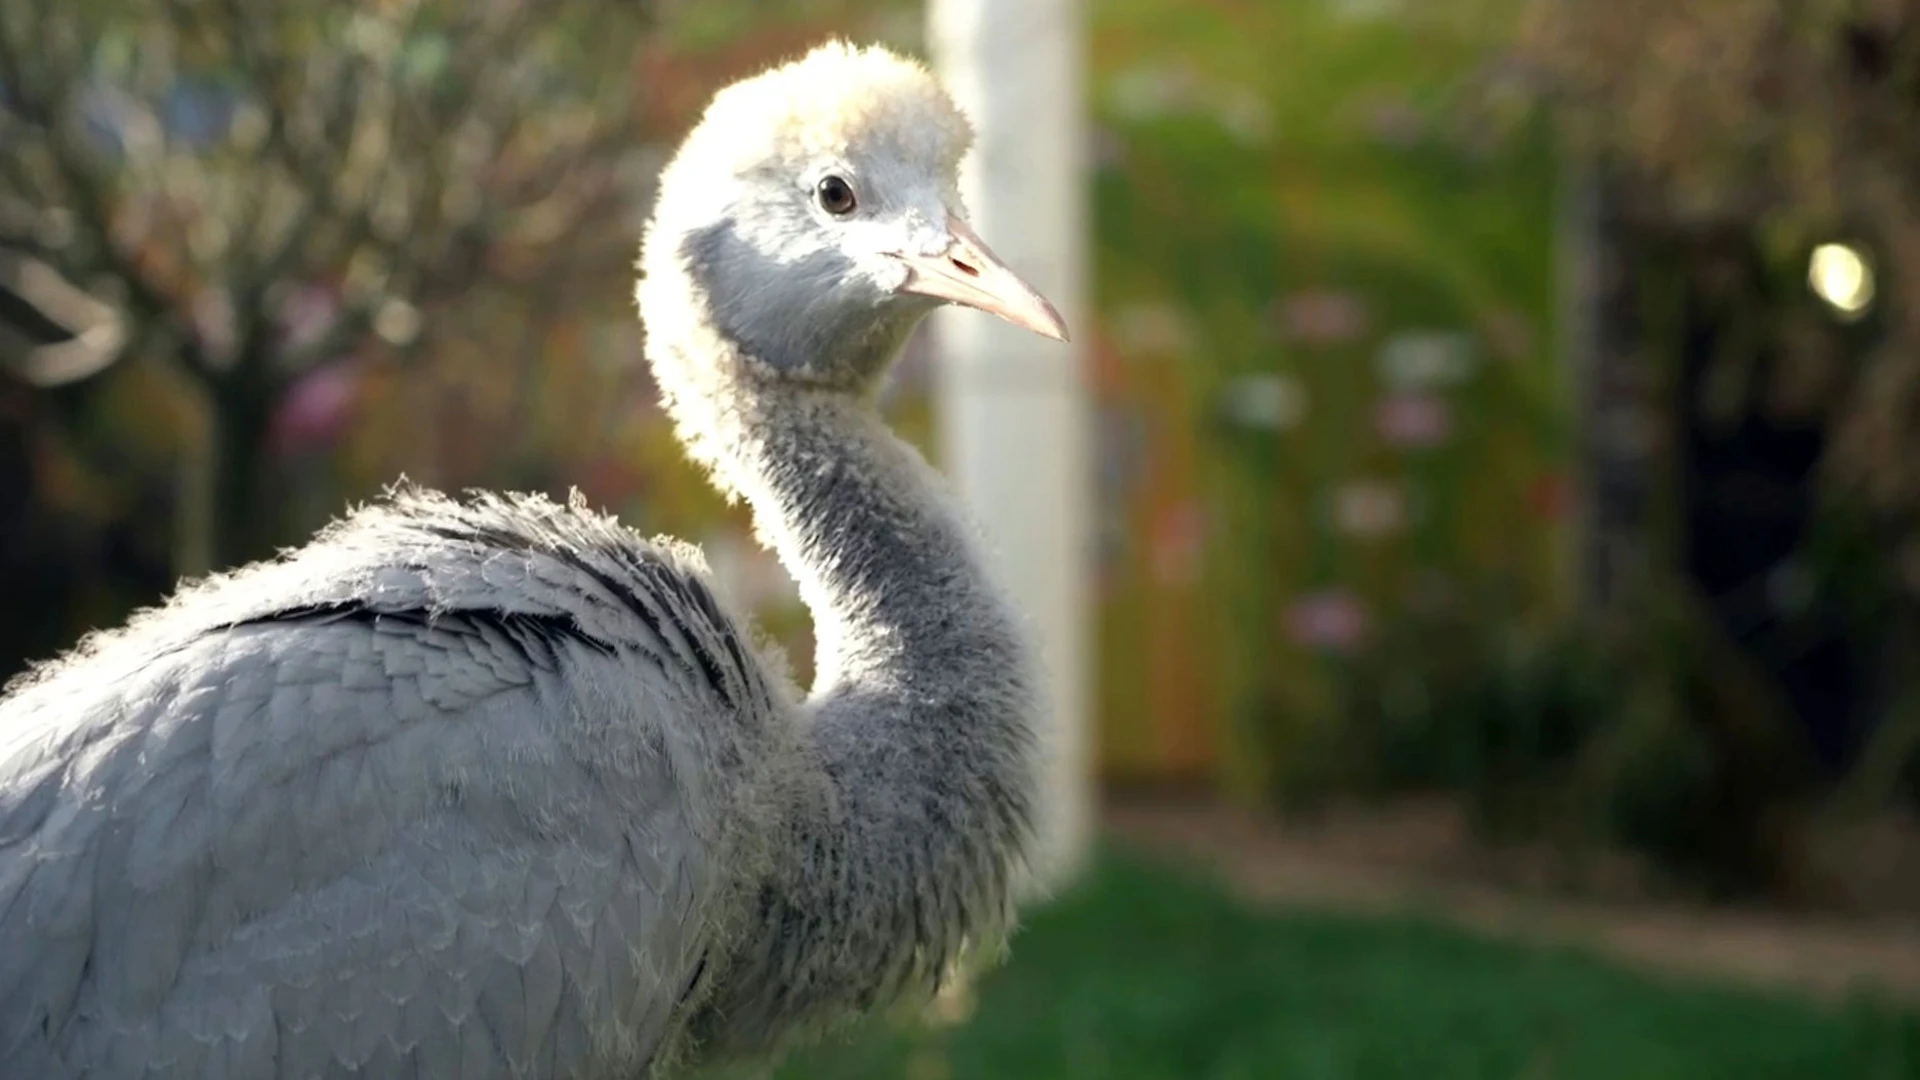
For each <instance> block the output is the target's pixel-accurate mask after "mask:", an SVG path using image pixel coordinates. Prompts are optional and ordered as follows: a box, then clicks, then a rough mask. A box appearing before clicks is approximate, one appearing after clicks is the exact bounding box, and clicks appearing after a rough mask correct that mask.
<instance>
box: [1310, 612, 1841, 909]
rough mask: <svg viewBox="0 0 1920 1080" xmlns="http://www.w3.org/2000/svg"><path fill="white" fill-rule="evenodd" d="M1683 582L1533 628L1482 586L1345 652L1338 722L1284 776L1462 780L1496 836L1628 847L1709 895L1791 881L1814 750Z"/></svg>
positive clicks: (1395, 782) (1344, 783)
mask: <svg viewBox="0 0 1920 1080" xmlns="http://www.w3.org/2000/svg"><path fill="white" fill-rule="evenodd" d="M1685 595H1686V593H1685V590H1684V588H1683V587H1681V586H1679V585H1678V584H1675V583H1667V584H1666V585H1664V586H1663V587H1662V589H1661V591H1660V592H1659V593H1657V594H1652V595H1650V596H1649V598H1648V599H1647V600H1646V601H1645V602H1643V603H1641V604H1638V605H1635V606H1634V608H1633V610H1634V611H1635V616H1634V620H1633V621H1632V622H1631V623H1630V624H1612V625H1610V624H1604V623H1593V624H1589V623H1564V624H1562V623H1549V624H1548V625H1546V626H1545V627H1544V628H1529V627H1528V626H1527V625H1526V623H1525V622H1524V621H1521V620H1520V619H1518V618H1502V617H1501V616H1500V613H1501V612H1502V610H1503V608H1502V605H1501V603H1500V602H1499V601H1498V599H1495V598H1486V597H1481V598H1477V599H1475V600H1474V601H1473V602H1471V603H1468V604H1464V605H1461V606H1458V607H1450V608H1447V609H1443V610H1440V611H1436V612H1433V613H1428V614H1424V615H1419V616H1415V617H1410V618H1407V619H1404V620H1402V621H1401V622H1399V623H1397V624H1395V625H1394V626H1393V627H1391V628H1390V629H1389V630H1388V631H1387V632H1386V633H1385V634H1384V635H1383V637H1382V638H1381V640H1379V641H1378V642H1376V643H1374V644H1373V645H1372V647H1370V648H1369V649H1368V650H1367V651H1366V652H1365V654H1364V655H1363V656H1362V657H1360V658H1359V659H1357V660H1355V661H1354V662H1352V663H1351V664H1348V665H1346V666H1345V667H1344V669H1343V679H1342V686H1343V697H1342V705H1343V713H1342V722H1341V723H1340V724H1338V725H1332V726H1329V727H1328V728H1326V729H1325V730H1324V731H1323V732H1321V733H1320V735H1319V737H1318V738H1316V739H1315V740H1314V741H1313V742H1311V743H1310V744H1309V745H1308V746H1307V747H1305V748H1304V749H1303V751H1302V752H1301V753H1300V754H1299V755H1298V756H1296V757H1295V758H1294V759H1293V761H1292V774H1291V775H1290V776H1288V777H1287V780H1288V781H1289V783H1290V784H1291V785H1293V786H1295V787H1298V788H1302V789H1304V790H1307V791H1318V792H1324V791H1326V790H1328V789H1342V790H1349V791H1359V792H1366V793H1371V794H1374V795H1391V794H1397V793H1410V792H1434V791H1440V792H1449V793H1454V794H1457V795H1459V796H1461V797H1462V798H1463V799H1464V800H1465V804H1466V807H1467V809H1468V811H1469V813H1470V815H1471V818H1472V820H1473V822H1474V823H1475V825H1476V826H1478V828H1479V829H1480V831H1481V832H1482V833H1483V834H1484V835H1485V836H1487V837H1488V838H1490V839H1492V840H1494V841H1496V842H1527V841H1537V840H1543V839H1544V840H1553V841H1558V842H1561V843H1563V844H1566V843H1572V844H1575V845H1581V844H1586V845H1592V844H1595V843H1599V844H1605V845H1621V846H1624V847H1626V848H1629V849H1631V850H1634V851H1637V852H1639V853H1641V854H1643V855H1645V856H1647V857H1649V858H1650V859H1651V860H1652V861H1653V862H1654V864H1655V865H1657V866H1659V867H1660V868H1662V869H1663V870H1665V871H1666V872H1667V873H1668V874H1669V875H1670V877H1671V878H1672V879H1673V880H1674V881H1675V882H1677V883H1681V884H1685V885H1688V886H1692V887H1698V888H1701V889H1704V890H1706V891H1707V892H1709V893H1711V894H1713V895H1719V896H1729V895H1735V894H1745V893H1751V892H1755V891H1768V890H1775V891H1777V890H1779V889H1781V888H1783V887H1784V886H1785V885H1786V884H1787V882H1788V881H1789V880H1790V879H1791V877H1792V874H1793V867H1792V866H1791V865H1790V862H1789V859H1790V853H1789V852H1788V850H1787V849H1786V847H1785V845H1784V843H1783V837H1782V829H1783V826H1784V823H1785V820H1786V819H1787V817H1788V816H1789V815H1790V814H1791V813H1792V812H1793V811H1794V809H1795V807H1796V805H1797V803H1798V801H1799V800H1801V799H1802V798H1804V797H1805V796H1806V795H1807V793H1808V791H1809V788H1810V785H1809V780H1810V777H1809V770H1808V768H1807V766H1806V764H1805V763H1806V760H1807V752H1806V749H1805V747H1804V746H1802V745H1801V744H1800V742H1799V739H1798V730H1799V729H1798V728H1797V726H1796V725H1795V724H1794V723H1793V722H1792V720H1791V718H1790V717H1789V716H1788V714H1787V713H1786V711H1785V708H1784V706H1783V705H1782V704H1781V701H1780V698H1779V694H1778V692H1777V691H1776V689H1775V688H1774V687H1773V686H1772V685H1771V683H1770V682H1769V681H1768V679H1767V677H1766V676H1765V674H1764V673H1762V672H1759V671H1757V670H1755V669H1754V668H1753V667H1752V665H1751V664H1750V663H1748V662H1746V661H1745V660H1744V659H1743V658H1742V657H1741V656H1740V655H1739V654H1738V652H1737V649H1736V648H1735V647H1734V646H1733V644H1732V643H1731V642H1728V641H1726V640H1725V639H1724V638H1723V637H1722V636H1721V634H1720V633H1719V631H1718V630H1716V629H1715V627H1714V625H1713V624H1712V622H1711V621H1710V619H1708V618H1707V617H1706V616H1705V615H1704V613H1702V612H1699V611H1697V610H1694V609H1693V608H1691V607H1690V606H1688V605H1686V604H1682V603H1676V602H1675V600H1674V598H1675V597H1684V596H1685Z"/></svg>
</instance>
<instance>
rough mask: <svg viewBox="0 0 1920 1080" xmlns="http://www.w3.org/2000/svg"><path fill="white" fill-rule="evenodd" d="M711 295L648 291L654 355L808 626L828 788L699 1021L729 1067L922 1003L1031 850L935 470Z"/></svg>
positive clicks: (988, 589)
mask: <svg viewBox="0 0 1920 1080" xmlns="http://www.w3.org/2000/svg"><path fill="white" fill-rule="evenodd" d="M649 269H650V270H651V269H652V267H649ZM667 269H668V270H669V271H672V270H674V269H680V268H679V267H671V266H670V267H668V268H667ZM704 291H705V290H703V289H701V288H700V287H699V286H698V285H696V284H695V283H694V280H693V279H692V278H691V277H689V276H688V275H686V274H684V273H681V274H674V273H671V272H668V273H650V274H649V275H648V277H647V278H646V279H645V280H643V283H642V285H641V293H640V296H641V303H642V306H643V310H644V312H645V314H646V316H647V318H648V323H649V328H648V334H649V344H648V354H649V357H650V358H651V360H652V362H653V364H654V368H655V374H656V378H657V380H658V381H659V382H660V385H661V388H662V393H663V400H664V401H665V403H666V405H667V407H668V409H669V411H670V412H671V413H672V415H673V416H674V419H675V423H676V425H677V427H678V430H679V432H680V434H681V437H682V439H683V441H684V442H685V443H686V445H687V447H688V449H689V451H690V453H691V454H692V455H693V456H694V457H695V458H696V459H698V460H700V461H702V462H704V463H705V464H707V465H708V466H709V468H710V469H711V470H712V471H713V474H714V477H715V480H716V482H717V483H719V484H720V485H721V486H722V487H723V488H726V489H728V490H730V491H732V492H733V493H735V494H736V495H738V496H741V497H744V498H745V499H746V500H747V502H748V503H749V504H750V505H751V507H752V509H753V513H754V519H755V523H756V526H757V528H758V529H759V532H760V535H761V538H762V540H763V541H764V542H766V543H767V544H768V545H769V546H770V547H772V548H773V550H774V551H775V552H777V553H778V555H779V556H780V558H781V560H782V562H783V563H784V564H785V565H786V566H787V568H788V570H789V571H790V572H792V573H793V575H794V576H795V578H796V579H797V580H798V581H799V583H800V586H801V590H802V596H803V598H804V599H805V601H806V603H807V605H808V607H809V609H810V610H811V612H812V614H813V619H814V627H815V636H816V640H817V648H818V656H817V664H816V668H817V672H818V674H817V678H816V681H815V686H814V690H813V693H812V694H811V695H810V697H809V698H808V701H807V704H806V710H807V713H808V714H809V715H807V716H806V717H805V718H804V719H803V720H802V721H801V722H802V723H803V724H804V725H805V728H806V730H807V732H808V734H809V736H810V739H809V742H808V753H810V754H811V755H812V756H813V757H812V760H811V762H808V763H803V767H804V768H806V769H807V770H808V771H811V772H814V773H815V774H816V775H818V776H820V777H821V778H822V779H823V780H824V781H825V788H824V790H825V792H826V795H825V797H824V798H823V799H822V800H820V801H818V802H817V803H806V804H803V805H802V806H800V807H799V808H797V810H796V813H795V822H794V825H793V832H794V835H793V837H792V841H793V842H792V844H791V846H790V848H789V850H790V851H791V853H792V858H791V859H790V860H789V861H788V862H787V863H786V864H785V865H784V866H783V867H782V869H781V870H780V872H779V873H778V874H777V875H776V879H775V880H774V881H771V882H769V884H768V887H767V889H766V891H765V893H764V895H763V898H762V904H761V909H760V915H759V920H760V921H759V922H758V924H757V925H755V926H752V927H749V928H748V930H747V934H746V938H745V939H744V944H743V947H742V950H741V952H740V955H739V956H738V957H737V958H736V959H735V961H734V962H733V963H732V964H731V965H729V970H728V971H727V973H726V974H723V975H722V976H721V978H720V981H719V985H718V987H717V989H716V996H715V998H714V1000H713V1003H712V1004H711V1005H710V1006H709V1007H708V1013H707V1014H706V1017H707V1022H700V1021H696V1025H695V1026H696V1033H697V1034H698V1035H700V1036H703V1037H705V1038H707V1039H710V1040H711V1039H716V1038H719V1037H721V1036H722V1035H724V1036H725V1038H726V1039H727V1043H725V1044H722V1045H715V1046H713V1047H711V1049H713V1050H715V1051H716V1052H720V1053H725V1052H727V1051H729V1050H751V1049H756V1048H758V1047H759V1046H760V1045H763V1044H765V1043H767V1042H773V1041H778V1040H779V1039H780V1038H781V1037H782V1035H784V1034H785V1033H786V1032H788V1031H790V1030H792V1029H793V1028H794V1027H796V1026H808V1025H813V1024H816V1023H819V1022H823V1021H831V1020H834V1019H837V1018H839V1017H842V1016H845V1015H849V1014H851V1013H854V1012H857V1011H862V1010H865V1009H868V1008H871V1007H873V1006H874V1005H876V1004H879V1003H882V1002H885V1001H887V1000H891V999H893V998H896V997H898V996H900V995H902V994H911V993H915V992H919V991H930V990H931V989H932V988H933V987H934V986H935V985H937V983H938V981H939V980H940V979H941V978H942V977H943V976H944V975H945V974H946V972H947V970H948V968H949V967H950V965H951V964H953V963H954V962H955V961H957V960H959V959H961V957H962V956H963V954H964V953H966V952H967V951H968V949H969V947H970V946H978V945H983V944H984V945H989V946H990V945H991V944H992V943H993V942H994V940H995V939H996V938H997V936H998V935H999V933H1000V932H1001V931H1002V930H1003V929H1004V928H1005V927H1006V924H1007V922H1008V920H1009V918H1010V916H1011V909H1010V906H1009V901H1010V897H1009V893H1010V890H1011V887H1012V883H1013V882H1012V879H1013V875H1014V874H1015V873H1017V872H1018V870H1019V868H1020V865H1021V861H1022V857H1023V854H1024V852H1025V851H1026V850H1027V843H1028V837H1029V830H1030V825H1031V813H1032V808H1033V803H1034V800H1035V797H1036V791H1035V788H1036V783H1037V776H1036V769H1035V757H1036V752H1037V751H1036V735H1035V727H1034V725H1035V721H1036V718H1037V710H1038V696H1037V680H1036V678H1035V675H1034V672H1033V671H1032V670H1031V666H1030V665H1031V662H1030V656H1031V653H1030V651H1029V649H1028V647H1027V644H1026V642H1025V640H1024V637H1023V634H1022V632H1021V630H1020V627H1019V624H1018V621H1017V619H1016V617H1015V616H1014V614H1013V612H1012V609H1011V607H1010V606H1009V605H1008V604H1007V603H1006V602H1005V600H1004V599H1003V598H1002V597H1001V595H1000V594H999V593H998V591H997V590H996V589H995V588H994V586H993V585H992V584H991V582H990V581H989V580H988V578H987V576H986V575H985V573H984V572H983V569H982V566H981V562H980V559H979V557H978V555H977V554H976V552H975V550H974V544H973V536H972V530H971V528H970V527H969V526H968V525H967V523H966V522H965V521H964V519H963V518H962V516H961V515H960V514H959V513H958V511H957V508H956V506H955V504H954V503H953V501H952V500H951V499H950V498H949V497H948V496H946V495H945V494H944V492H943V485H942V484H941V482H940V480H939V478H938V476H937V475H936V474H935V473H934V472H933V470H932V469H931V468H929V467H928V465H927V464H926V462H925V461H924V460H922V458H921V457H920V455H919V454H917V453H916V452H915V451H914V450H913V449H912V448H910V447H908V446H907V445H905V444H904V443H902V442H901V441H900V440H898V439H897V438H895V437H894V436H893V435H892V433H891V432H889V431H888V430H886V428H885V426H884V425H883V424H882V423H881V421H880V419H879V418H878V416H877V415H875V413H874V412H873V411H872V409H871V407H870V405H869V404H868V403H867V402H866V401H864V400H862V399H860V398H859V397H857V396H855V395H852V394H848V393H843V392H839V391H831V390H819V389H807V388H802V387H798V386H796V385H794V384H793V383H792V382H791V381H789V380H787V379H781V378H776V377H773V376H772V373H771V372H769V370H768V369H767V367H766V366H765V365H764V364H762V363H761V362H760V361H758V360H756V359H755V358H754V357H752V356H751V355H749V354H748V353H747V352H746V351H745V349H743V348H742V347H741V346H740V344H739V340H740V337H741V335H739V334H737V333H734V332H730V330H729V329H728V328H727V327H725V326H724V324H717V323H716V320H715V318H714V317H713V315H712V313H713V312H714V311H715V308H714V307H713V306H710V305H708V304H706V303H705V302H704V301H705V297H704V295H703V293H704ZM721 310H723V311H724V309H721ZM659 313H664V314H659ZM721 1016H724V1021H722V1020H720V1019H719V1017H721Z"/></svg>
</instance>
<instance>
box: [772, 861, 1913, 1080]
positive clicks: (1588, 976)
mask: <svg viewBox="0 0 1920 1080" xmlns="http://www.w3.org/2000/svg"><path fill="white" fill-rule="evenodd" d="M979 994H980V996H979V1005H978V1010H977V1011H976V1013H975V1014H974V1016H973V1018H972V1019H971V1021H970V1022H969V1023H967V1024H965V1025H964V1026H961V1027H958V1028H954V1029H951V1030H947V1031H933V1030H913V1029H908V1028H904V1027H901V1026H898V1025H893V1026H889V1025H882V1024H874V1025H872V1026H870V1027H868V1028H866V1029H863V1030H860V1031H857V1032H855V1033H853V1034H851V1035H848V1036H843V1037H839V1038H835V1039H831V1040H829V1041H827V1042H826V1043H824V1044H822V1045H820V1046H817V1047H815V1048H812V1049H810V1050H808V1051H806V1052H804V1053H802V1054H800V1055H797V1056H795V1057H794V1058H792V1059H790V1060H789V1061H788V1062H787V1063H786V1064H785V1065H784V1066H783V1067H781V1068H780V1069H779V1070H777V1071H776V1072H775V1073H774V1074H773V1076H774V1077H776V1078H777V1080H869V1078H871V1080H879V1078H882V1077H885V1078H889V1080H893V1078H903V1080H1048V1078H1055V1077H1061V1078H1064V1077H1075V1078H1079V1077H1085V1078H1088V1080H1095V1078H1100V1080H1150V1078H1151V1080H1229V1078H1234V1080H1238V1078H1245V1080H1255V1078H1260V1080H1266V1078H1274V1080H1320V1078H1335V1077H1339V1078H1348V1077H1351V1078H1366V1080H1374V1078H1387V1077H1405V1078H1408V1080H1444V1078H1454V1077H1458V1078H1467V1077H1472V1078H1480V1077H1500V1078H1508V1077H1513V1078H1522V1077H1524V1078H1528V1080H1574V1078H1595V1077H1608V1078H1613V1077H1628V1078H1633V1080H1661V1078H1674V1080H1682V1078H1684V1080H1711V1078H1718V1077H1725V1078H1728V1080H1763V1078H1776V1077H1777V1078H1786V1077H1793V1078H1812V1077H1835V1078H1845V1080H1880V1078H1888V1080H1891V1078H1907V1077H1920V1017H1915V1016H1912V1015H1895V1014H1891V1013H1888V1012H1886V1011H1883V1010H1880V1009H1874V1008H1868V1007H1866V1006H1857V1007H1851V1008H1845V1009H1823V1008H1820V1007H1816V1006H1813V1005H1809V1004H1806V1003H1802V1002H1797V1001H1794V1000H1790V999H1779V998H1771V997H1767V996H1763V995H1760V994H1756V993H1748V992H1743V991H1736V990H1731V989H1725V988H1714V987H1705V986H1698V985H1675V984H1670V983H1664V982H1659V981H1654V980H1650V979H1647V978H1644V977H1642V976H1639V975H1635V974H1629V973H1627V972H1624V971H1621V970H1618V969H1615V968H1612V967H1610V966H1608V965H1606V964H1604V963H1602V962H1600V961H1598V960H1596V959H1593V958H1590V957H1586V956H1582V955H1576V954H1570V953H1564V952H1546V951H1539V950H1533V949H1527V948H1524V947H1520V946H1514V945H1507V944H1499V943H1493V942H1489V941H1484V940H1479V939H1476V938H1473V937H1470V936H1467V935H1464V934H1461V933H1458V932H1455V931H1452V930H1448V929H1444V928H1441V927H1439V926H1436V925H1431V924H1427V923H1422V922H1418V921H1411V920H1373V919H1357V918H1346V917H1339V916H1333V915H1308V914H1288V913H1270V912H1260V911H1256V910H1253V909H1250V908H1248V907H1245V906H1242V905H1240V904H1238V903H1236V902H1235V901H1233V900H1232V899H1230V898H1228V897H1227V896H1226V895H1225V894H1224V893H1222V892H1221V891H1219V890H1217V889H1215V888H1213V887H1211V886H1210V885H1208V884H1207V883H1204V882H1199V881H1195V880H1192V879H1189V878H1184V877H1181V876H1178V875H1175V874H1172V873H1169V872H1167V871H1166V870H1164V869H1161V868H1158V867H1155V866H1153V865H1150V864H1146V863H1143V862H1140V861H1136V860H1134V859H1132V858H1124V857H1111V856H1110V857H1108V858H1105V859H1103V860H1102V862H1101V865H1100V866H1099V868H1098V870H1097V871H1096V872H1095V873H1094V875H1093V876H1092V879H1091V880H1090V881H1089V882H1087V883H1086V884H1085V885H1084V886H1082V887H1080V888H1079V889H1077V890H1076V891H1074V892H1073V893H1072V894H1071V895H1069V896H1066V897H1063V898H1061V899H1060V900H1059V901H1058V902H1057V903H1055V904H1053V905H1051V906H1049V907H1048V908H1046V909H1045V910H1043V911H1041V912H1039V913H1037V914H1036V915H1035V916H1034V917H1033V918H1032V919H1031V920H1030V921H1029V923H1028V925H1027V927H1026V928H1025V929H1024V930H1023V931H1022V932H1021V934H1020V935H1019V936H1018V938H1016V940H1015V942H1014V946H1013V957H1012V960H1011V961H1010V962H1009V963H1008V965H1007V966H1005V967H1004V968H1002V969H1000V970H999V971H997V972H995V973H994V974H993V975H991V976H989V977H988V978H987V979H986V980H985V981H984V983H983V984H982V986H981V987H980V988H979Z"/></svg>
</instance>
